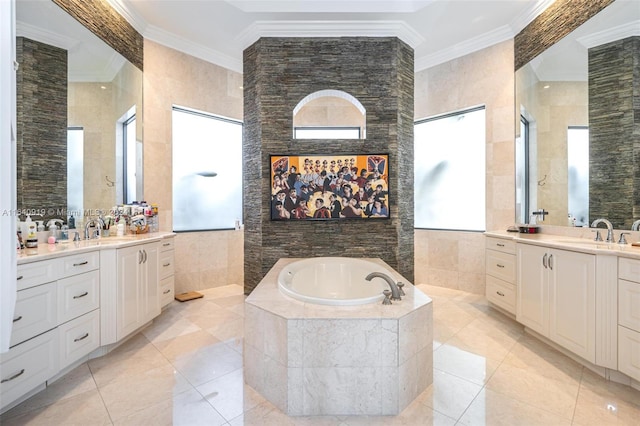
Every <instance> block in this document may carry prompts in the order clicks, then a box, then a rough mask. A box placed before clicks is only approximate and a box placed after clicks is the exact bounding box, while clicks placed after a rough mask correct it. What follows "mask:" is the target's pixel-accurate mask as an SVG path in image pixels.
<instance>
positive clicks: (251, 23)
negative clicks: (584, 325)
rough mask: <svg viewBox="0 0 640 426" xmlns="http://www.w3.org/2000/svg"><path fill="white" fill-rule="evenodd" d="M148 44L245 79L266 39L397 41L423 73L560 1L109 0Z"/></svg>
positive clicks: (508, 33)
mask: <svg viewBox="0 0 640 426" xmlns="http://www.w3.org/2000/svg"><path fill="white" fill-rule="evenodd" d="M108 1H109V3H111V4H112V6H114V7H115V8H116V9H117V10H118V11H119V12H120V13H121V14H122V15H123V16H124V17H125V18H126V19H127V20H128V21H129V22H130V23H131V24H132V25H133V26H134V27H135V28H136V29H137V30H138V31H139V32H140V33H141V34H142V35H143V36H144V37H145V38H147V39H151V40H153V41H156V42H158V43H160V44H163V45H166V46H169V47H172V48H175V49H177V50H180V51H183V52H185V53H188V54H191V55H193V56H196V57H199V58H201V59H205V60H207V61H209V62H213V63H215V64H218V65H221V66H224V67H226V68H229V69H232V70H234V71H238V72H242V51H243V50H244V49H245V48H247V47H248V46H250V45H251V44H252V43H253V42H255V41H256V40H257V39H258V38H260V37H266V36H273V37H296V36H298V37H301V36H318V37H323V36H324V37H333V36H397V37H399V38H400V39H402V40H403V41H404V42H406V43H407V44H409V45H410V46H411V47H413V48H414V50H415V64H416V70H421V69H425V68H428V67H430V66H433V65H436V64H438V63H442V62H446V61H448V60H451V59H454V58H456V57H460V56H463V55H466V54H468V53H470V52H473V51H476V50H479V49H483V48H485V47H488V46H491V45H493V44H495V43H498V42H501V41H504V40H508V39H511V38H513V37H514V35H515V34H517V33H518V32H520V30H522V29H523V28H524V27H525V26H526V25H527V24H528V23H529V22H530V21H531V20H533V19H534V18H535V17H536V16H537V15H538V14H540V13H541V12H542V11H543V10H544V9H545V8H546V7H548V6H549V5H550V4H551V3H553V0H146V1H145V0H108Z"/></svg>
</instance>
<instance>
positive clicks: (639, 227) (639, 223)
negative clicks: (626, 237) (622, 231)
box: [631, 220, 640, 231]
mask: <svg viewBox="0 0 640 426" xmlns="http://www.w3.org/2000/svg"><path fill="white" fill-rule="evenodd" d="M631 230H632V231H640V220H636V221H635V222H633V224H632V225H631Z"/></svg>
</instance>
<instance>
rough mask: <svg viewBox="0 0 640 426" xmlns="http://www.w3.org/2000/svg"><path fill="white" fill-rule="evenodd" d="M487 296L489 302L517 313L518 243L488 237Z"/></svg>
mask: <svg viewBox="0 0 640 426" xmlns="http://www.w3.org/2000/svg"><path fill="white" fill-rule="evenodd" d="M485 268H486V297H487V299H488V300H489V302H491V303H493V304H495V305H496V306H499V307H500V308H502V309H504V310H505V311H507V312H509V313H511V314H513V315H515V314H516V293H517V292H516V244H515V243H514V242H513V241H511V240H506V239H501V238H491V237H487V238H486V251H485Z"/></svg>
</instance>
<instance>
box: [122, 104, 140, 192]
mask: <svg viewBox="0 0 640 426" xmlns="http://www.w3.org/2000/svg"><path fill="white" fill-rule="evenodd" d="M122 145H123V147H124V149H123V152H124V160H123V162H124V166H123V172H124V175H123V177H124V179H123V182H124V188H123V191H124V192H123V193H124V200H125V202H126V203H127V204H130V203H132V202H134V201H142V199H141V197H140V198H138V192H139V191H138V190H137V189H138V188H137V178H136V176H137V175H138V174H137V169H138V164H137V163H138V162H137V159H138V158H142V156H141V155H140V156H138V155H137V152H138V144H137V142H136V116H135V114H134V115H132V116H131V117H129V118H127V119H126V120H125V121H124V122H123V123H122ZM140 145H142V144H140ZM140 148H141V147H140ZM140 195H141V193H140Z"/></svg>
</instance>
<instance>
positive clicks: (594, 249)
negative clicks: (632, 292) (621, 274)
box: [485, 228, 640, 259]
mask: <svg viewBox="0 0 640 426" xmlns="http://www.w3.org/2000/svg"><path fill="white" fill-rule="evenodd" d="M599 230H600V232H601V233H602V234H603V236H604V235H606V231H607V230H606V229H603V228H599ZM603 231H604V232H603ZM631 234H632V235H634V234H635V233H631ZM485 235H486V236H487V237H495V238H503V239H509V240H513V241H515V242H517V243H527V244H532V245H539V246H545V247H554V248H558V249H563V250H571V251H578V252H581V253H590V254H599V255H611V256H618V257H627V258H631V259H640V247H636V246H632V245H631V243H628V244H618V243H607V242H604V241H594V240H593V238H579V237H575V236H566V235H555V234H547V233H538V234H520V233H518V232H506V231H487V232H485ZM590 236H591V237H592V235H590ZM615 237H616V240H617V239H618V238H619V232H617V233H616V235H615ZM627 241H636V239H634V238H627Z"/></svg>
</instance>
